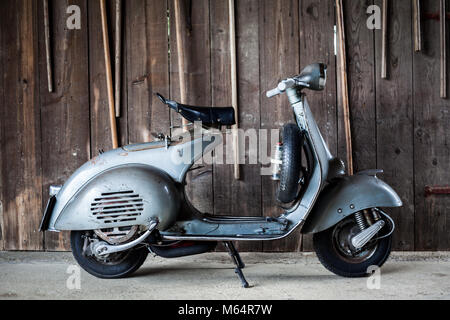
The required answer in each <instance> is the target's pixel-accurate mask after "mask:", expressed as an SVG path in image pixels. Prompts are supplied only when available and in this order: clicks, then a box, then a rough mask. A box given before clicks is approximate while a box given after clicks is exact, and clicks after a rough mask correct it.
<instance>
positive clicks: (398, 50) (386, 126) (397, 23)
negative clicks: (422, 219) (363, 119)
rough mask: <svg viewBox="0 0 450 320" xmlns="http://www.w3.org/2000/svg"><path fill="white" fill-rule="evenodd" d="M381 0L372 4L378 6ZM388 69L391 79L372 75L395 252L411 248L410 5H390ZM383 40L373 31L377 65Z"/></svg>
mask: <svg viewBox="0 0 450 320" xmlns="http://www.w3.org/2000/svg"><path fill="white" fill-rule="evenodd" d="M381 2H382V1H381V0H377V1H375V4H376V5H380V6H381ZM388 7H389V14H387V16H388V19H389V20H388V25H389V37H388V38H387V46H388V48H389V51H388V53H389V56H388V57H387V70H389V78H388V79H382V77H381V75H380V72H379V71H378V72H376V75H377V76H376V102H377V105H376V113H377V121H376V123H377V128H376V132H377V164H378V167H379V168H380V169H383V170H384V174H383V175H381V176H380V178H381V179H383V180H384V181H386V182H387V183H388V184H389V185H390V186H392V187H393V188H394V190H395V191H396V192H397V193H398V195H399V196H400V198H401V199H402V200H403V203H404V205H403V207H402V208H397V209H392V210H391V209H389V210H388V211H389V213H390V214H391V215H392V217H393V218H394V221H395V224H396V226H397V228H396V231H395V233H394V239H393V241H394V242H393V250H413V249H414V162H413V158H414V146H413V97H412V94H411V93H412V92H413V88H412V78H413V74H412V59H413V57H412V55H413V42H412V39H413V34H412V27H413V26H412V21H411V18H410V17H411V15H412V2H411V1H391V2H390V3H389V6H388ZM382 37H383V35H382V33H381V32H379V31H376V32H375V51H376V61H381V59H382V52H381V49H380V48H381V43H382V41H383V39H382Z"/></svg>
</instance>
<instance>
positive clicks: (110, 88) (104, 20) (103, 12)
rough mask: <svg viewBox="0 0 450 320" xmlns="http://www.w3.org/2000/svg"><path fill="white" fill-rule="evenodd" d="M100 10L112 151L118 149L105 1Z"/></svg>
mask: <svg viewBox="0 0 450 320" xmlns="http://www.w3.org/2000/svg"><path fill="white" fill-rule="evenodd" d="M100 10H101V15H102V33H103V47H104V53H105V68H106V85H107V91H108V101H109V120H110V125H111V140H112V145H113V149H117V148H118V147H119V143H118V140H117V126H116V114H115V113H116V112H115V108H114V91H113V83H112V72H111V55H110V52H109V37H108V20H107V17H106V3H105V0H100Z"/></svg>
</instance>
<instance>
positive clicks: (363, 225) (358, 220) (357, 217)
mask: <svg viewBox="0 0 450 320" xmlns="http://www.w3.org/2000/svg"><path fill="white" fill-rule="evenodd" d="M355 220H356V224H357V225H358V227H359V229H361V231H363V230H364V229H365V228H366V222H365V220H364V216H363V214H362V213H361V212H357V213H355Z"/></svg>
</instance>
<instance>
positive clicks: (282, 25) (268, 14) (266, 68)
mask: <svg viewBox="0 0 450 320" xmlns="http://www.w3.org/2000/svg"><path fill="white" fill-rule="evenodd" d="M298 4H299V2H298V1H293V0H276V1H273V0H270V1H269V0H265V1H260V6H261V8H260V15H261V17H260V24H259V26H260V54H261V65H260V99H261V128H262V129H269V132H270V129H279V128H281V127H282V126H283V125H284V124H285V123H288V122H293V121H294V119H293V116H292V110H291V108H290V106H289V103H288V101H287V98H286V96H285V95H283V96H278V97H276V98H272V99H268V98H266V95H265V92H266V91H267V90H269V89H272V88H274V87H276V85H277V84H278V82H279V81H280V80H281V79H284V78H287V77H289V76H294V75H297V74H299V72H300V66H299V58H300V57H299V41H298V39H299V23H298V14H299V6H298ZM268 140H269V141H270V139H268ZM270 153H271V147H270V146H269V147H268V155H269V156H270ZM276 187H277V184H276V183H274V182H273V181H271V180H270V176H263V177H262V188H261V189H262V206H263V215H264V216H279V215H280V214H281V213H282V212H283V210H282V209H281V208H280V207H278V206H277V202H276ZM263 248H264V251H298V250H300V248H301V235H300V232H299V231H298V230H297V231H295V232H294V233H293V234H292V235H291V236H289V237H288V238H285V239H283V240H279V241H274V242H264V243H263Z"/></svg>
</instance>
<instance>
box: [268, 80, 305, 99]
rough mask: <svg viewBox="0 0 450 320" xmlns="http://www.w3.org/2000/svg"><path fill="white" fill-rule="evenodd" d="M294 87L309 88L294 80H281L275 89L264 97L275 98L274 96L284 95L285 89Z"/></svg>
mask: <svg viewBox="0 0 450 320" xmlns="http://www.w3.org/2000/svg"><path fill="white" fill-rule="evenodd" d="M295 86H302V87H309V85H308V84H307V83H304V82H301V81H298V80H297V79H295V78H287V79H285V80H282V81H281V82H280V83H279V84H278V86H277V87H276V88H275V89H272V90H269V91H267V93H266V96H267V98H272V97H275V96H276V95H279V94H281V93H284V92H285V91H286V90H287V89H289V88H293V87H295Z"/></svg>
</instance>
